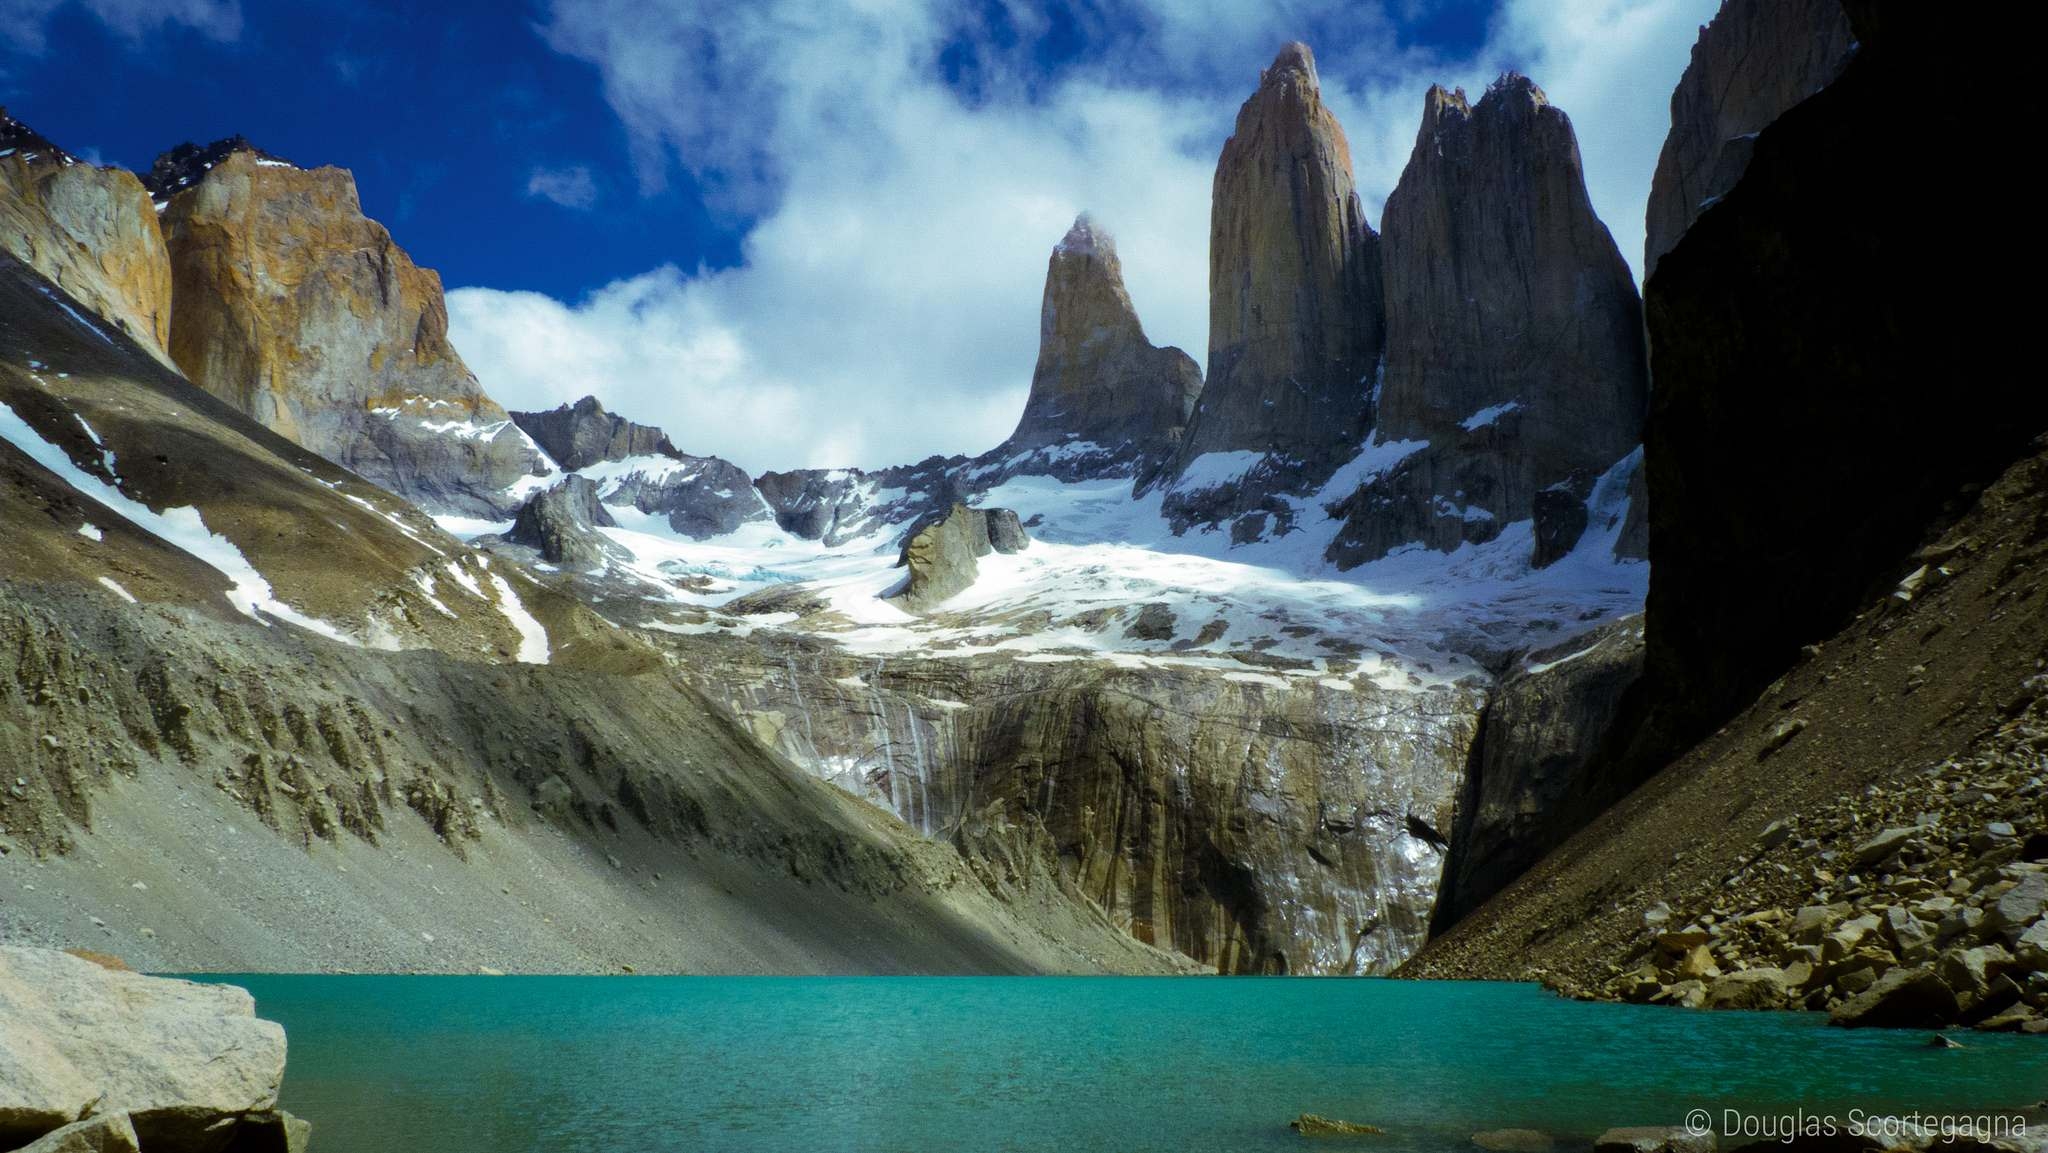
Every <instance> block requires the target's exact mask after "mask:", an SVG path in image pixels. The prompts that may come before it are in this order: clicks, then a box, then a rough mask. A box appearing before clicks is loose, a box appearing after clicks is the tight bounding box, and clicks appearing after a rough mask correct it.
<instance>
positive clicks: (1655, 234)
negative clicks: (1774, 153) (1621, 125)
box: [1643, 0, 1855, 283]
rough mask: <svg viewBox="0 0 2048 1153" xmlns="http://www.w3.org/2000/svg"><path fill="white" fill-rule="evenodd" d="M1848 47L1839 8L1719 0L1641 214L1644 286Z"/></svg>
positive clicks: (1828, 0)
mask: <svg viewBox="0 0 2048 1153" xmlns="http://www.w3.org/2000/svg"><path fill="white" fill-rule="evenodd" d="M1854 44H1855V37H1854V35H1853V34H1852V33H1851V31H1850V28H1849V18H1848V16H1847V15H1846V14H1845V13H1844V12H1843V11H1842V4H1841V0H1722V4H1721V11H1720V12H1719V13H1717V14H1716V15H1715V16H1714V19H1713V20H1712V21H1710V22H1709V23H1708V24H1706V25H1705V26H1704V27H1702V28H1701V29H1700V37H1699V40H1698V41H1697V42H1695V43H1694V44H1693V46H1692V61H1691V63H1689V64H1687V65H1686V68H1685V75H1684V76H1683V77H1682V78H1681V79H1680V80H1679V82H1678V87H1677V89H1676V90H1674V91H1673V92H1672V93H1671V134H1670V135H1669V136H1666V137H1665V138H1664V149H1663V151H1662V152H1660V153H1659V154H1658V156H1657V171H1656V175H1655V176H1653V177H1652V178H1651V180H1650V201H1649V207H1648V209H1647V210H1646V212H1645V214H1644V216H1645V219H1644V222H1643V223H1644V239H1643V280H1644V282H1645V283H1648V282H1649V278H1650V276H1651V274H1653V273H1655V272H1656V271H1657V263H1658V261H1660V260H1662V259H1663V258H1664V254H1665V253H1667V252H1669V251H1671V248H1672V246H1673V245H1675V244H1677V243H1678V238H1679V237H1680V236H1682V235H1684V234H1685V230H1686V229H1687V228H1688V227H1690V226H1691V224H1692V222H1693V220H1694V219H1695V218H1696V217H1698V216H1699V214H1700V212H1701V210H1702V209H1704V208H1705V207H1706V206H1707V205H1709V204H1711V203H1713V202H1714V201H1715V200H1717V199H1719V198H1720V197H1721V196H1722V195H1724V194H1726V193H1727V191H1728V190H1729V189H1731V188H1733V187H1735V182H1736V181H1737V180H1739V179H1741V177H1742V170H1743V169H1744V168H1745V167H1746V166H1748V164H1749V157H1750V152H1751V150H1752V149H1754V147H1755V145H1756V134H1757V133H1758V132H1761V131H1762V130H1763V128H1764V126H1765V125H1767V124H1769V123H1770V122H1771V121H1773V120H1776V119H1777V118H1778V117H1779V116H1780V115H1782V114H1784V112H1785V111H1786V110H1787V109H1789V108H1791V107H1792V106H1793V105H1795V104H1797V103H1799V102H1800V101H1801V100H1804V99H1806V98H1807V97H1808V96H1811V95H1813V94H1814V93H1815V92H1818V91H1820V90H1821V88H1822V87H1824V86H1825V85H1826V84H1827V83H1828V82H1829V81H1830V80H1833V79H1834V78H1835V76H1836V75H1837V74H1839V73H1840V72H1841V70H1842V65H1843V64H1844V63H1845V62H1846V61H1847V60H1848V59H1849V53H1850V51H1851V49H1852V48H1853V47H1854Z"/></svg>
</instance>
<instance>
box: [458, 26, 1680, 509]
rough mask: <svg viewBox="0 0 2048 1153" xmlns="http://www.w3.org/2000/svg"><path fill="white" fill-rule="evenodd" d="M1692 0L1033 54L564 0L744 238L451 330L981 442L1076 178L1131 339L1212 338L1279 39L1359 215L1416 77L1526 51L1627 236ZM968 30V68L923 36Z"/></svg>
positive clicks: (672, 396) (703, 433)
mask: <svg viewBox="0 0 2048 1153" xmlns="http://www.w3.org/2000/svg"><path fill="white" fill-rule="evenodd" d="M1713 7H1714V2H1713V0H1591V2H1588V3H1581V4H1576V5H1560V4H1553V3H1546V2H1544V0H1505V6H1504V8H1503V10H1502V11H1501V12H1500V13H1499V14H1498V15H1497V16H1496V18H1495V20H1494V23H1493V26H1492V28H1491V29H1490V34H1489V37H1488V41H1487V44H1486V45H1485V47H1484V48H1483V49H1482V50H1481V51H1479V52H1478V53H1477V54H1476V55H1475V56H1474V57H1472V58H1469V59H1458V60H1446V59H1441V58H1439V57H1437V56H1435V55H1433V54H1431V53H1429V52H1426V51H1423V50H1418V49H1414V48H1401V47H1399V46H1397V44H1396V41H1395V37H1394V31H1395V30H1394V27H1393V24H1392V23H1391V22H1390V21H1389V20H1388V19H1387V18H1386V17H1385V15H1384V12H1383V10H1382V9H1381V8H1380V7H1378V6H1376V5H1373V4H1367V3H1357V2H1349V3H1347V2H1344V0H1293V2H1287V3H1274V2H1270V0H1260V2H1244V0H1195V2H1186V0H1173V2H1168V0H1156V3H1154V2H1146V3H1139V2H1137V0H1128V2H1127V3H1126V5H1125V6H1124V7H1122V8H1118V9H1116V10H1114V11H1109V10H1108V7H1107V6H1095V7H1091V8H1090V9H1089V10H1088V11H1089V12H1090V13H1092V14H1093V15H1091V16H1089V17H1088V19H1089V21H1092V23H1085V24H1084V32H1085V33H1086V34H1087V36H1088V38H1089V39H1088V43H1089V48H1088V49H1087V51H1086V52H1084V54H1083V56H1082V58H1081V59H1080V60H1078V61H1075V62H1072V63H1071V64H1069V65H1067V66H1065V67H1064V68H1063V69H1062V70H1061V71H1059V72H1058V73H1057V74H1056V75H1054V76H1053V77H1051V78H1046V77H1043V76H1039V75H1037V74H1036V72H1035V69H1034V66H1033V64H1032V63H1031V61H1030V60H1029V59H1028V49H1029V42H1030V39H1031V37H1032V36H1033V35H1034V34H1035V32H1036V31H1037V30H1038V29H1039V25H1040V24H1042V23H1043V18H1042V17H1041V16H1039V15H1038V14H1036V13H1035V11H1033V10H1027V9H1025V8H1023V7H1022V6H1020V5H1011V6H1010V8H1009V9H1008V10H1007V11H1008V13H1009V15H1008V19H1009V20H1010V22H1011V24H1012V25H1013V26H1014V27H1015V28H1016V29H1017V31H1018V33H1019V35H1018V36H1012V37H1008V38H1006V37H1003V36H997V35H993V34H988V33H987V30H986V29H982V28H980V27H979V26H978V25H977V24H976V23H974V20H973V18H970V17H968V16H965V15H963V14H962V12H960V11H956V10H955V9H953V8H951V7H949V6H948V5H947V4H946V3H945V0H922V2H914V0H910V2H890V0H854V2H852V3H848V4H841V5H835V6H830V7H828V6H823V5H815V4H809V3H804V2H802V0H769V2H763V3H758V4H749V5H716V6H710V5H705V6H699V5H696V4H690V3H664V2H661V0H590V2H585V3H575V4H570V3H568V2H567V0H560V2H558V3H557V5H556V8H555V10H554V13H553V19H552V21H551V22H550V23H549V24H548V25H547V27H546V29H545V35H546V36H547V38H548V40H549V42H550V43H551V44H552V45H553V46H554V47H556V48H557V49H558V50H560V51H563V52H566V53H569V54H572V55H575V56H578V57H581V58H584V59H588V60H590V61H592V62H593V63H595V64H596V65H597V66H598V68H599V69H600V72H601V75H602V76H603V81H604V85H605V92H606V95H607V98H608V99H609V100H610V102H611V104H612V106H613V108H614V109H615V110H616V111H617V113H618V115H619V117H620V119H621V121H622V123H623V124H624V125H625V127H626V129H627V132H628V136H629V139H630V140H631V141H632V149H633V157H634V163H635V169H636V172H637V174H638V177H639V179H640V182H641V185H642V187H643V189H646V190H655V189H659V188H661V187H663V186H664V185H665V183H666V182H667V181H668V179H669V178H670V176H671V174H672V173H673V172H674V171H675V168H676V166H678V165H680V166H683V167H684V168H686V169H687V170H688V171H690V172H691V174H692V176H693V178H694V179H695V180H696V181H697V183H698V184H699V185H700V186H701V187H705V188H707V189H709V190H710V196H711V200H712V203H713V206H714V208H716V209H718V210H720V211H724V212H728V213H731V214H733V217H734V218H735V219H739V218H743V217H744V218H752V219H754V221H755V223H754V224H753V225H752V228H751V231H749V232H748V234H747V235H746V238H745V240H744V243H743V246H742V256H743V262H742V263H741V265H740V266H738V267H735V268H731V269H724V270H717V271H702V270H700V271H698V272H694V273H692V272H685V271H678V270H676V269H672V268H665V269H660V270H657V271H654V272H651V273H648V274H646V275H643V276H639V277H636V278H633V279H631V280H628V281H624V282H621V283H619V284H615V285H612V286H610V287H608V288H606V289H603V290H601V291H599V292H597V293H595V294H593V295H592V296H591V297H590V298H589V299H587V300H585V301H582V302H580V303H577V304H574V305H565V304H563V303H560V302H557V301H553V300H549V299H547V298H545V297H542V296H537V295H534V294H520V293H500V292H493V291H489V290H482V289H463V290H459V291H457V292H455V293H453V294H451V296H450V310H451V315H452V319H453V324H454V335H455V338H456V341H457V344H458V346H459V347H460V348H461V349H462V350H463V354H464V356H465V357H466V358H467V359H468V360H469V362H470V364H471V366H472V367H473V368H475V369H476V370H477V372H478V375H479V376H480V377H481V378H482V379H483V381H484V383H485V385H486V387H487V388H489V389H490V390H491V391H492V392H493V393H494V395H497V396H498V398H499V399H500V400H501V401H503V402H505V403H506V404H508V405H511V406H513V407H529V406H543V405H553V404H556V403H560V402H562V401H565V400H571V399H574V398H575V397H577V396H580V395H582V394H583V393H585V392H595V393H596V394H598V395H599V396H600V397H601V398H603V399H604V400H605V402H606V403H607V404H608V405H609V406H611V407H613V408H614V409H616V410H618V411H620V412H622V413H625V414H626V415H628V416H631V417H633V418H634V419H638V420H643V421H649V422H654V423H661V424H663V425H664V426H665V427H667V429H668V431H669V432H670V434H671V435H672V436H673V437H674V438H675V439H676V441H677V443H678V444H680V445H682V446H683V447H684V448H686V449H689V450H691V451H696V452H716V453H719V454H721V455H725V456H729V457H731V458H733V459H734V460H736V461H738V462H740V463H741V464H743V465H745V466H746V467H748V468H750V469H754V470H760V469H763V468H771V467H772V468H788V467H795V466H798V465H806V464H815V465H823V464H864V465H879V464H886V463H895V462H901V461H907V460H913V459H917V458H919V457H921V456H924V455H926V454H929V453H932V452H978V451H980V450H982V449H984V448H987V447H990V446H991V445H993V444H995V443H996V442H997V441H998V440H1000V439H1001V438H1002V437H1003V436H1004V435H1006V434H1007V433H1008V432H1009V430H1010V427H1011V425H1012V424H1014V422H1015V419H1016V416H1017V414H1018V412H1020V411H1021V409H1022V404H1023V397H1024V393H1025V390H1026V388H1027V386H1028V384H1029V380H1030V374H1031V368H1032V364H1033V362H1034V360H1035V358H1036V353H1037V333H1038V306H1039V296H1040V291H1041V288H1042V282H1043V277H1044V270H1045V261H1046V257H1047V253H1048V252H1049V251H1050V249H1051V247H1052V245H1053V244H1054V243H1055V242H1056V241H1057V240H1058V239H1059V237H1060V236H1061V235H1062V233H1064V231H1065V230H1066V227H1067V225H1068V224H1069V223H1070V221H1071V220H1072V218H1073V216H1074V215H1075V213H1077V212H1078V211H1080V210H1081V209H1083V208H1087V209H1089V210H1091V211H1093V212H1094V213H1095V214H1096V216H1097V217H1098V219H1100V220H1101V221H1102V222H1103V223H1104V224H1105V225H1106V226H1107V227H1108V228H1109V229H1110V230H1111V231H1112V232H1113V233H1115V235H1116V236H1117V240H1118V247H1119V250H1120V252H1121V255H1122V257H1123V264H1124V271H1125V276H1126V278H1127V280H1128V282H1129V287H1130V290H1131V295H1132V298H1133V300H1134V302H1135V303H1136V305H1137V307H1138V311H1139V315H1140V316H1141V317H1142V318H1143V320H1144V322H1145V325H1146V328H1147V331H1148V333H1149V334H1150V335H1151V336H1152V338H1153V340H1154V341H1155V342H1157V343H1161V344H1176V345H1179V346H1180V347H1182V348H1184V349H1186V350H1187V351H1188V352H1189V353H1191V354H1192V355H1194V356H1195V358H1196V359H1197V360H1201V359H1203V357H1204V353H1205V352H1206V345H1207V330H1208V302H1207V296H1208V253H1207V239H1208V217H1209V186H1210V180H1211V176H1212V174H1213V167H1214V164H1215V157H1216V154H1217V151H1218V149H1219V148H1220V147H1221V145H1222V142H1223V139H1224V138H1225V137H1226V136H1227V135H1228V134H1229V131H1230V125H1231V122H1232V119H1233V117H1234V115H1235V112H1236V108H1237V105H1238V104H1239V102H1241V101H1242V100H1243V98H1244V97H1245V96H1246V95H1247V94H1248V93H1249V92H1250V90H1251V88H1252V87H1253V86H1254V85H1255V84H1256V82H1257V77H1258V69H1259V68H1260V67H1262V66H1263V65H1264V64H1265V63H1266V62H1267V61H1268V60H1269V59H1270V58H1271V55H1272V53H1273V52H1274V51H1275V50H1276V49H1277V48H1278V47H1279V45H1280V44H1281V43H1282V42H1283V41H1285V40H1287V39H1289V38H1293V37H1296V36H1308V37H1309V38H1310V40H1311V43H1312V44H1314V45H1315V46H1316V47H1317V48H1318V63H1319V68H1320V70H1321V72H1322V76H1323V80H1324V86H1325V95H1326V98H1327V99H1328V100H1329V102H1330V104H1331V106H1332V107H1333V108H1334V109H1335V110H1336V111H1337V113H1338V115H1339V117H1340V119H1341V120H1342V121H1343V123H1344V125H1345V127H1346V130H1347V134H1348V135H1349V137H1350V140H1351V144H1352V150H1353V159H1354V165H1355V168H1356V172H1357V176H1358V181H1359V186H1360V191H1361V194H1362V196H1363V197H1364V199H1365V200H1366V202H1367V207H1368V215H1369V217H1370V218H1371V219H1372V220H1373V221H1375V223H1376V222H1377V220H1378V216H1379V204H1380V203H1381V202H1382V201H1383V200H1384V198H1385V196H1386V194H1387V192H1388V191H1389V190H1390V189H1391V188H1392V186H1393V183H1394V180H1395V179H1396V178H1397V177H1398V176H1399V174H1400V170H1401V167H1402V165H1403V164H1405V162H1406V160H1407V157H1408V153H1409V151H1410V149H1411V148H1412V146H1413V142H1414V137H1415V130H1416V125H1417V123H1418V121H1419V117H1420V113H1421V106H1422V93H1423V91H1424V89H1425V88H1426V87H1427V85H1428V84H1429V83H1430V82H1432V81H1439V80H1440V81H1443V82H1446V83H1451V84H1463V85H1465V86H1466V87H1468V88H1473V89H1476V88H1479V87H1483V86H1484V84H1485V82H1486V81H1488V80H1490V79H1491V78H1492V77H1493V76H1494V75H1496V74H1497V73H1498V72H1499V71H1501V70H1502V69H1504V68H1506V67H1510V66H1512V67H1518V68H1520V69H1521V70H1523V71H1526V72H1528V73H1530V74H1531V75H1532V76H1534V77H1535V79H1536V80H1537V82H1538V83H1539V84H1541V85H1543V86H1544V88H1545V90H1546V91H1547V92H1549V93H1550V95H1551V96H1552V98H1553V102H1554V103H1556V104H1558V105H1559V106H1561V107H1563V108H1565V109H1566V111H1567V112H1569V113H1570V114H1571V115H1572V117H1573V120H1574V123H1575V124H1576V125H1577V127H1578V130H1579V134H1580V139H1581V146H1582V152H1583V154H1584V156H1585V159H1586V165H1587V169H1588V175H1589V180H1590V183H1591V185H1592V189H1593V198H1594V202H1595V205H1596V206H1597V207H1598V208H1599V209H1600V210H1601V211H1602V213H1603V214H1604V216H1605V218H1606V219H1607V222H1608V224H1609V226H1610V227H1611V228H1612V230H1613V231H1614V234H1615V238H1616V240H1617V241H1618V242H1619V243H1620V244H1621V246H1622V249H1623V252H1624V254H1625V255H1627V256H1628V257H1629V258H1630V260H1631V262H1632V263H1633V262H1634V261H1635V260H1637V259H1639V258H1640V250H1641V247H1642V213H1643V200H1644V197H1645V194H1646V193H1647V189H1648V185H1649V178H1650V173H1651V170H1652V168H1653V167H1654V164H1655V159H1656V152H1657V148H1658V145H1659V144H1660V143H1661V141H1662V137H1663V132H1664V126H1665V124H1666V123H1667V120H1668V111H1667V109H1668V100H1669V95H1670V90H1671V87H1672V86H1673V85H1674V84H1675V83H1676V81H1677V78H1678V74H1679V72H1680V70H1681V69H1682V68H1683V65H1684V61H1685V58H1686V53H1687V51H1688V49H1689V46H1690V44H1691V42H1692V39H1693V36H1694V30H1695V26H1696V25H1697V24H1698V23H1699V22H1701V21H1702V20H1704V19H1706V18H1707V17H1708V16H1709V15H1711V11H1712V8H1713ZM1019 40H1022V41H1023V42H1024V44H1025V47H1023V48H1017V47H1014V46H1012V47H1003V46H1002V45H1004V44H1006V43H1007V44H1011V45H1014V44H1015V43H1016V42H1017V41H1019ZM962 44H965V45H968V46H971V47H972V48H973V49H974V56H973V59H974V65H975V67H974V73H973V75H974V81H975V83H974V85H973V90H972V91H971V93H970V95H969V96H968V97H963V96H962V95H961V94H960V92H958V91H957V90H956V89H955V88H953V87H949V86H948V85H947V84H946V83H945V82H944V79H943V72H942V69H941V66H940V61H941V53H942V51H944V50H945V49H947V47H948V46H949V45H952V46H953V47H954V55H957V52H958V50H959V46H960V45H962Z"/></svg>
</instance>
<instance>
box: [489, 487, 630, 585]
mask: <svg viewBox="0 0 2048 1153" xmlns="http://www.w3.org/2000/svg"><path fill="white" fill-rule="evenodd" d="M617 523H618V522H617V521H615V520H613V519H612V514H611V513H609V512H607V511H606V510H605V507H604V505H603V504H601V503H599V502H598V499H597V485H596V483H595V482H593V481H591V480H590V479H589V478H587V477H582V476H575V475H571V476H568V477H566V478H564V479H563V481H562V483H560V484H558V485H556V486H554V487H553V488H550V489H547V490H544V491H542V492H538V493H535V494H534V496H533V498H532V499H531V500H528V501H527V502H526V503H525V504H524V505H522V506H520V509H519V515H518V516H516V517H514V518H513V521H512V531H510V532H508V533H506V534H505V539H506V540H509V541H511V542H513V543H514V544H523V545H526V546H527V547H529V548H534V549H538V550H540V555H541V557H542V558H543V559H544V560H547V561H549V562H550V563H553V564H572V565H595V564H601V563H603V562H604V559H605V557H606V556H607V555H608V554H609V553H610V552H612V551H613V549H612V545H611V542H610V541H608V540H607V539H606V538H605V536H604V534H602V533H600V532H598V531H597V530H598V529H599V528H608V527H611V526H613V525H615V524H617Z"/></svg>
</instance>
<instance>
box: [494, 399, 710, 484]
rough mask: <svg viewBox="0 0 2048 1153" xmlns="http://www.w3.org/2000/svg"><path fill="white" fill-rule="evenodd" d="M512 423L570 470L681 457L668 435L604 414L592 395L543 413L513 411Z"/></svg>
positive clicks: (647, 425) (649, 427) (646, 425)
mask: <svg viewBox="0 0 2048 1153" xmlns="http://www.w3.org/2000/svg"><path fill="white" fill-rule="evenodd" d="M512 423H514V424H516V425H518V426H519V427H520V428H521V429H522V430H524V431H525V433H526V435H528V436H530V437H532V438H533V442H534V443H535V444H537V445H539V446H540V447H541V449H542V450H543V451H545V452H546V453H547V454H548V456H550V457H552V458H553V459H554V462H555V463H556V464H558V465H561V466H562V467H563V468H565V469H569V470H571V471H574V470H576V469H579V468H588V467H589V466H591V465H593V464H597V463H598V462H600V461H607V460H625V459H627V458H628V457H635V456H668V457H675V458H677V459H679V460H680V459H681V458H682V455H683V454H682V453H681V452H680V451H678V450H677V449H676V446H675V445H674V444H672V443H670V441H669V439H668V434H667V433H665V432H663V431H661V430H660V429H658V428H656V427H654V426H653V425H651V424H635V423H633V422H632V421H630V420H627V419H626V418H625V417H622V416H618V415H616V414H614V413H609V412H606V411H605V409H604V405H603V404H601V403H599V401H598V399H597V398H596V397H594V396H586V397H584V398H583V399H582V400H579V401H577V402H576V403H575V404H573V405H569V404H565V405H562V406H561V407H559V408H552V409H549V410H548V411H546V412H515V413H513V414H512Z"/></svg>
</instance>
